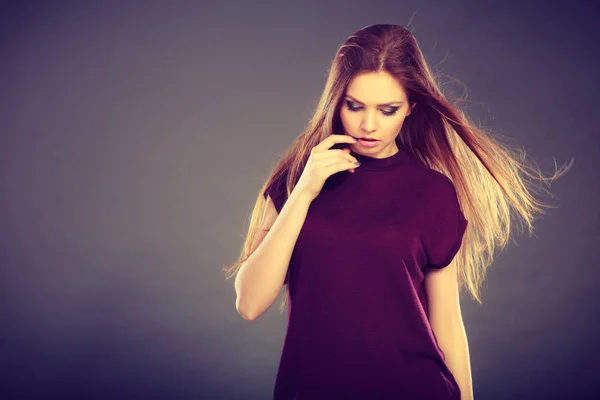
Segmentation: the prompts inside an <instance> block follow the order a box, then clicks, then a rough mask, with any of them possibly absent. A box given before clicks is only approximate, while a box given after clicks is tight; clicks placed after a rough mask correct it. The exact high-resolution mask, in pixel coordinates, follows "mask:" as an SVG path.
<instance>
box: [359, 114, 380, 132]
mask: <svg viewBox="0 0 600 400" xmlns="http://www.w3.org/2000/svg"><path fill="white" fill-rule="evenodd" d="M364 115H365V116H364V117H363V119H362V121H361V124H360V125H361V126H360V128H361V129H362V130H363V131H365V132H373V131H375V130H377V125H378V124H376V122H377V121H376V117H375V113H374V112H369V111H367V112H366V113H365V114H364Z"/></svg>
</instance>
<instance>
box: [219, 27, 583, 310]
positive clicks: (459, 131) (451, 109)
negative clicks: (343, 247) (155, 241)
mask: <svg viewBox="0 0 600 400" xmlns="http://www.w3.org/2000/svg"><path fill="white" fill-rule="evenodd" d="M363 71H371V72H379V71H386V72H388V73H390V74H391V75H393V76H394V77H396V79H398V81H399V82H400V83H401V84H402V86H403V87H404V89H405V90H406V94H407V96H408V100H409V103H410V104H411V105H412V104H413V103H416V107H415V108H414V109H413V111H412V113H411V115H410V117H409V118H407V119H406V120H405V121H404V123H403V125H402V129H401V130H400V132H399V135H398V136H397V137H396V141H397V143H398V147H400V148H402V149H403V151H405V152H406V153H408V154H409V156H411V157H412V158H414V159H416V160H418V161H419V162H421V163H422V164H424V165H426V166H427V167H429V168H431V169H434V170H437V171H439V172H441V173H443V174H444V175H446V176H448V177H449V178H450V179H451V180H452V182H453V183H454V186H455V188H456V192H457V195H458V198H459V202H460V206H461V209H462V211H463V213H464V215H465V218H466V219H467V220H468V221H469V224H468V227H467V230H466V232H465V236H464V239H463V242H462V245H461V248H460V250H459V252H458V254H457V255H456V257H455V262H456V265H457V268H458V271H459V273H458V284H459V287H460V286H461V285H462V283H464V284H465V285H466V287H467V288H468V290H469V292H470V293H471V295H472V297H473V298H474V299H476V300H477V301H478V302H479V303H481V299H480V294H479V291H480V288H481V285H482V283H483V281H484V279H485V275H486V270H487V268H488V267H489V266H490V265H491V264H492V261H493V256H494V251H495V249H496V248H497V247H500V248H501V249H502V248H504V247H505V246H506V244H507V242H508V240H509V238H510V232H511V222H512V221H511V216H512V215H513V214H517V215H519V216H520V217H521V219H522V220H523V221H524V222H525V224H526V225H527V227H528V230H529V234H530V235H531V234H532V233H533V218H534V214H535V213H544V210H543V209H544V208H545V207H546V208H548V207H551V208H554V206H551V205H548V204H544V203H542V202H541V201H539V200H538V199H536V198H535V197H534V196H533V195H532V193H531V190H532V189H533V186H534V185H533V184H532V183H531V182H530V181H528V180H527V179H528V178H532V179H538V180H540V181H541V182H544V183H546V184H547V185H548V186H549V185H550V182H551V181H553V180H554V179H556V178H558V177H560V176H562V175H563V174H564V172H566V171H567V170H568V168H570V166H571V165H572V161H571V163H570V164H569V165H567V166H566V167H565V168H564V169H563V170H562V171H556V172H555V173H554V175H553V176H550V177H544V176H543V174H542V173H541V172H540V171H539V169H538V168H534V167H532V166H530V165H528V164H527V163H526V161H525V151H524V150H522V149H520V148H518V147H517V146H514V145H510V144H509V143H508V141H507V140H504V143H503V142H502V141H503V139H501V137H500V136H499V135H493V134H492V133H491V132H487V131H484V129H483V128H480V127H477V126H475V124H474V123H473V122H472V121H471V120H470V119H469V118H468V117H467V116H466V115H465V113H464V112H463V111H462V110H461V109H460V107H459V106H458V105H457V104H458V102H459V101H460V99H455V100H453V101H452V102H451V101H449V100H448V99H447V98H446V97H445V95H444V94H443V93H442V91H441V90H440V86H441V83H440V81H439V80H438V79H439V77H437V76H436V77H434V75H433V74H432V73H431V71H430V69H429V67H428V65H427V63H426V61H425V58H424V56H423V54H422V52H421V49H420V48H419V46H418V44H417V40H416V39H415V37H414V36H413V35H412V33H411V32H410V31H408V30H407V29H405V28H404V27H402V26H399V25H391V24H377V25H369V26H366V27H364V28H361V29H359V30H358V31H356V32H355V33H353V34H352V35H351V36H350V37H348V38H347V39H346V41H345V42H344V43H343V44H342V45H341V46H340V48H339V49H338V51H337V52H336V55H335V58H334V59H333V62H332V63H331V67H330V69H329V73H328V76H327V81H326V84H325V88H324V90H323V93H322V95H321V98H320V101H319V103H318V105H317V108H316V110H315V113H314V115H313V117H312V119H311V120H310V121H309V123H308V125H307V126H306V128H305V129H304V131H303V132H302V133H301V134H300V135H299V136H298V137H297V138H296V139H295V140H294V141H293V142H292V144H291V146H290V147H289V148H288V149H287V150H286V151H285V152H284V153H283V155H282V156H281V158H280V159H279V161H278V162H277V164H276V165H275V167H274V168H273V170H272V171H271V172H270V174H269V176H268V178H267V180H266V182H265V183H264V184H263V186H262V187H261V189H260V191H259V194H258V197H257V200H256V203H255V205H254V209H253V211H252V215H251V218H250V226H249V228H248V233H247V235H246V238H245V241H244V244H243V248H242V252H241V254H240V257H239V258H238V260H237V261H236V262H235V263H234V264H233V265H230V266H228V267H225V269H224V270H225V271H226V272H227V273H228V276H227V279H229V278H231V277H233V276H235V274H237V272H238V271H239V268H240V266H241V264H242V263H243V262H244V261H245V260H246V259H247V258H248V257H249V255H250V254H249V252H250V250H251V246H252V243H253V241H254V238H255V237H256V234H257V233H258V231H259V228H260V224H261V222H262V218H263V217H264V211H265V209H266V207H265V205H266V199H265V197H264V192H265V190H266V189H267V188H268V187H270V186H272V185H275V184H276V182H279V183H280V186H282V187H285V188H286V189H285V191H286V193H285V194H286V198H287V196H289V195H290V193H291V191H292V190H293V188H294V186H295V184H296V182H297V181H298V179H299V178H300V175H301V174H302V171H303V169H304V165H305V164H306V162H307V160H308V157H309V156H310V151H311V149H312V148H313V147H314V146H316V145H317V144H319V143H320V142H321V141H322V140H323V139H325V138H326V137H327V136H329V135H331V134H332V133H341V132H343V129H342V124H341V120H340V117H339V108H340V106H341V104H342V100H343V96H344V93H345V90H346V87H347V86H348V84H349V82H350V80H351V79H352V77H353V76H354V75H355V74H356V73H358V72H363ZM546 192H547V191H546ZM273 201H275V202H276V200H275V199H273ZM288 296H289V290H288V289H287V286H286V296H285V298H284V299H283V301H282V303H281V307H280V311H281V312H283V310H284V307H285V305H286V302H287V299H288Z"/></svg>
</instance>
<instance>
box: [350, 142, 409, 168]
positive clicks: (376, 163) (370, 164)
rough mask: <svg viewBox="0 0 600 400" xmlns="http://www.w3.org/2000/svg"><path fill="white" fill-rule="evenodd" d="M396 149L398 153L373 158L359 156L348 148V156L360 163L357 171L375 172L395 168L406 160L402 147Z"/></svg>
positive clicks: (406, 156)
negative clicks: (350, 155)
mask: <svg viewBox="0 0 600 400" xmlns="http://www.w3.org/2000/svg"><path fill="white" fill-rule="evenodd" d="M398 149H399V151H398V152H396V153H394V154H392V155H391V156H388V157H384V158H375V157H371V156H367V155H364V154H360V153H357V152H355V151H354V150H352V148H350V154H352V155H353V156H354V157H355V158H356V159H357V160H358V161H359V162H360V167H358V168H357V170H359V169H368V170H375V171H377V170H386V169H392V168H395V167H397V166H398V165H400V164H402V163H403V162H405V161H407V160H408V155H407V154H406V153H405V152H404V151H403V150H402V147H400V146H398Z"/></svg>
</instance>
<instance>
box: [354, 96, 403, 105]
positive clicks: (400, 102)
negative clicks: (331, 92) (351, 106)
mask: <svg viewBox="0 0 600 400" xmlns="http://www.w3.org/2000/svg"><path fill="white" fill-rule="evenodd" d="M346 97H348V98H350V99H352V100H353V101H354V102H356V103H358V104H362V105H363V106H364V105H365V103H362V102H360V101H358V100H356V99H355V98H354V97H352V96H350V95H349V94H347V95H346ZM403 103H404V102H403V101H392V102H391V103H384V104H377V105H378V106H391V105H393V104H403Z"/></svg>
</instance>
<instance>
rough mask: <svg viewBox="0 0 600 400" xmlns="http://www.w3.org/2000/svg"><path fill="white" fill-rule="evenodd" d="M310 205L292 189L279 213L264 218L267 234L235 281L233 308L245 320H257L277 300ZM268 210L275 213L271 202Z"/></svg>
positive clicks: (301, 194) (300, 194)
mask: <svg viewBox="0 0 600 400" xmlns="http://www.w3.org/2000/svg"><path fill="white" fill-rule="evenodd" d="M311 203H312V200H311V199H310V198H308V197H307V196H306V195H304V194H303V193H302V192H298V191H297V190H295V189H294V190H293V191H292V193H290V197H289V199H288V200H287V201H286V203H285V205H284V206H283V208H282V209H281V214H279V215H278V216H277V215H274V216H272V217H268V218H266V219H267V221H268V224H270V223H271V221H272V220H273V219H274V221H275V222H274V223H273V225H272V226H270V227H269V226H267V227H266V228H265V227H263V228H264V229H265V230H266V229H268V232H267V233H266V234H262V233H261V236H259V239H258V240H259V241H260V243H258V244H256V243H255V244H254V246H256V247H255V249H254V250H252V252H251V254H250V256H249V257H248V259H247V260H246V261H245V262H244V263H243V264H242V266H241V267H240V270H239V271H238V273H237V276H236V278H235V290H236V293H237V300H236V308H237V310H238V312H239V313H240V315H242V316H243V317H244V318H245V319H247V320H253V319H256V318H258V317H259V316H260V315H262V314H263V313H264V312H265V311H266V310H267V309H268V308H269V307H270V306H271V305H272V304H273V302H274V301H275V300H277V296H278V295H279V293H280V292H281V288H282V287H283V282H284V280H285V275H286V273H287V270H288V266H289V263H290V260H291V257H292V253H293V250H294V246H295V245H296V241H297V240H298V235H299V234H300V230H301V229H302V226H303V225H304V221H305V219H306V215H307V214H308V208H309V206H310V204H311ZM270 207H271V208H272V213H274V214H276V210H275V209H274V207H273V205H272V203H271V205H270Z"/></svg>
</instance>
